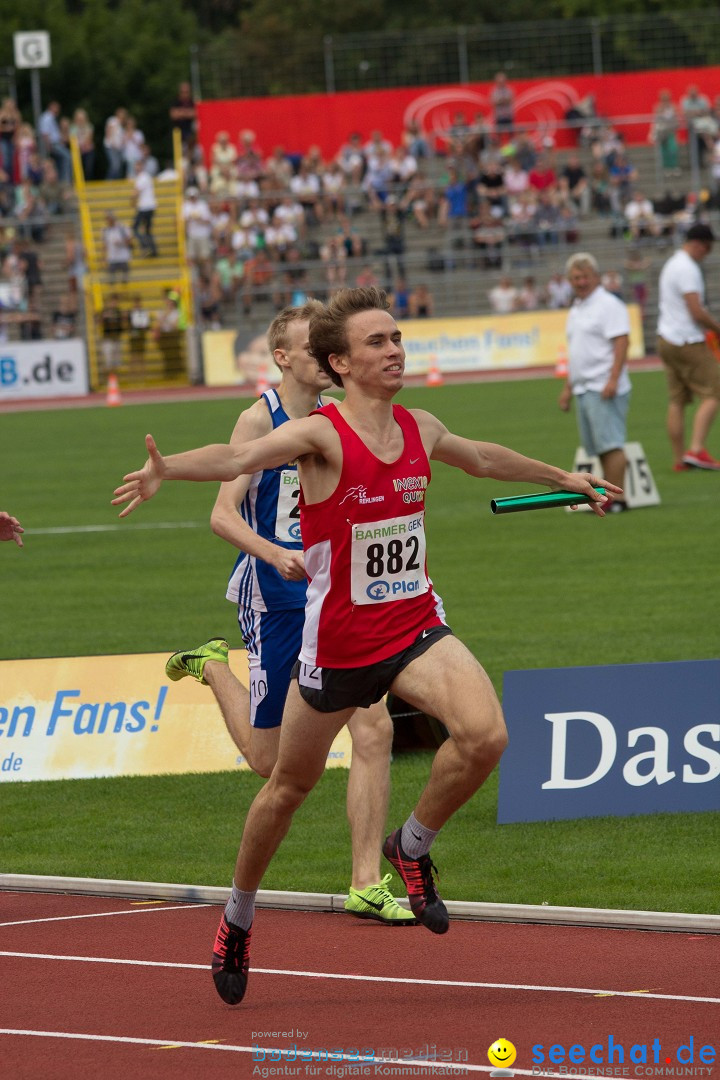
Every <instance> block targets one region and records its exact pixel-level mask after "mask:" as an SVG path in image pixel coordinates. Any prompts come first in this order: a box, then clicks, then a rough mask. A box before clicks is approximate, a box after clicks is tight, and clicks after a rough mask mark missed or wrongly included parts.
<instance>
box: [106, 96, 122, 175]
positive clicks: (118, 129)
mask: <svg viewBox="0 0 720 1080" xmlns="http://www.w3.org/2000/svg"><path fill="white" fill-rule="evenodd" d="M127 116H128V113H127V109H124V108H122V106H121V107H119V108H117V109H116V110H115V112H114V113H113V114H112V116H109V117H108V118H107V120H106V121H105V134H104V136H103V146H104V147H105V157H106V158H107V174H106V175H107V179H108V180H120V179H121V178H122V177H123V176H124V175H125V158H124V156H123V150H124V147H125V124H126V122H127Z"/></svg>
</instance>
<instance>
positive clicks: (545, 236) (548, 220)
mask: <svg viewBox="0 0 720 1080" xmlns="http://www.w3.org/2000/svg"><path fill="white" fill-rule="evenodd" d="M533 224H534V226H535V236H536V238H537V243H538V245H539V246H540V247H547V246H548V245H552V244H557V243H559V241H560V234H561V233H562V232H563V231H564V230H565V229H566V228H567V226H566V225H565V222H564V221H563V218H562V216H561V213H560V207H559V205H558V202H557V199H555V198H554V197H553V194H552V193H551V192H550V191H541V192H539V194H538V197H537V205H536V207H535V213H534V215H533Z"/></svg>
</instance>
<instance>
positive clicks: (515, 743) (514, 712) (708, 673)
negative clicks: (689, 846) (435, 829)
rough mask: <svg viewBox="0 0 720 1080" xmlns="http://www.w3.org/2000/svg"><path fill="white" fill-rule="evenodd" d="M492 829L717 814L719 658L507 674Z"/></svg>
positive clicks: (719, 790)
mask: <svg viewBox="0 0 720 1080" xmlns="http://www.w3.org/2000/svg"><path fill="white" fill-rule="evenodd" d="M503 686H504V688H503V708H504V711H505V719H506V721H507V725H508V731H509V733H510V743H509V746H508V749H507V750H506V751H505V754H504V755H503V757H502V760H501V762H500V791H499V797H498V815H497V820H498V824H500V825H506V824H510V823H511V822H517V821H552V820H556V819H570V818H581V817H600V816H604V815H613V816H616V817H626V816H628V815H631V814H653V813H659V812H677V811H699V810H720V660H692V661H682V662H678V663H668V664H624V665H614V666H608V667H579V668H551V669H547V670H539V671H508V672H506V673H505V678H504V684H503Z"/></svg>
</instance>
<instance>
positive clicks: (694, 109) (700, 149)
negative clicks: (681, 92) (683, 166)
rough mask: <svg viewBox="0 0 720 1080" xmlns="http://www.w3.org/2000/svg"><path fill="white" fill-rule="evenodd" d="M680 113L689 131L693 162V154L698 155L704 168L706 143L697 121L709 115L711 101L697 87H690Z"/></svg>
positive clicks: (699, 163)
mask: <svg viewBox="0 0 720 1080" xmlns="http://www.w3.org/2000/svg"><path fill="white" fill-rule="evenodd" d="M680 111H681V113H682V115H683V119H684V121H685V127H686V129H687V137H688V148H689V149H690V153H691V157H690V161H691V162H692V160H693V158H692V155H693V153H694V154H695V155H697V163H698V165H699V166H700V167H701V168H702V166H703V164H704V162H705V150H706V142H705V138H704V136H703V135H702V134H701V133H699V132H698V131H696V129H695V121H696V120H697V119H698V118H699V117H701V116H705V115H707V114H708V112H709V111H710V101H709V99H708V98H707V97H705V94H701V93H700V91H699V89H698V88H697V86H695V85H691V86H688V88H687V90H686V91H685V96H684V97H683V98H682V99H681V101H680Z"/></svg>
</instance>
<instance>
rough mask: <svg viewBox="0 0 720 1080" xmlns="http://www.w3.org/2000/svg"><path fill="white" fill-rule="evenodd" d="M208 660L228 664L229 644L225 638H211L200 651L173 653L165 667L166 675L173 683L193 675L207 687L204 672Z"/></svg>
mask: <svg viewBox="0 0 720 1080" xmlns="http://www.w3.org/2000/svg"><path fill="white" fill-rule="evenodd" d="M208 660H217V662H218V663H219V664H227V662H228V643H227V641H225V639H224V638H219V637H214V638H210V640H209V641H206V642H205V644H204V645H201V646H200V648H199V649H191V650H190V651H189V652H176V653H173V654H172V656H171V657H170V659H169V660H168V662H167V664H166V665H165V674H166V675H167V677H168V679H172V681H173V682H177V681H178V679H184V678H185V676H186V675H192V677H193V679H197V681H198V682H199V683H203V684H204V685H205V686H207V682H206V680H205V678H204V677H203V670H204V668H205V665H206V664H207V662H208Z"/></svg>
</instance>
